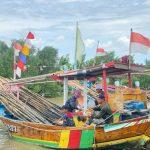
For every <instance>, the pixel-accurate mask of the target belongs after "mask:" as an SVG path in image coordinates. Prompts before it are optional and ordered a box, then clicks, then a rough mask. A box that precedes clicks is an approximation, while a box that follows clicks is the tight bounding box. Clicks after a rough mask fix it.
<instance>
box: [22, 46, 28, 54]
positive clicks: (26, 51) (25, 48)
mask: <svg viewBox="0 0 150 150" xmlns="http://www.w3.org/2000/svg"><path fill="white" fill-rule="evenodd" d="M21 52H22V53H23V54H24V55H26V56H28V55H29V46H28V45H26V44H24V46H23V48H22V51H21Z"/></svg>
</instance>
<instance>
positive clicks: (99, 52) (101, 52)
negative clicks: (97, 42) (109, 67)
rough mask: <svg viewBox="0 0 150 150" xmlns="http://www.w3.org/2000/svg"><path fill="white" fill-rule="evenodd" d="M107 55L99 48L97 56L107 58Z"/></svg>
mask: <svg viewBox="0 0 150 150" xmlns="http://www.w3.org/2000/svg"><path fill="white" fill-rule="evenodd" d="M106 54H107V53H106V52H105V50H104V49H103V48H97V50H96V56H105V55H106Z"/></svg>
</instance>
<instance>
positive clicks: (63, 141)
mask: <svg viewBox="0 0 150 150" xmlns="http://www.w3.org/2000/svg"><path fill="white" fill-rule="evenodd" d="M69 136H70V130H62V131H61V136H60V142H59V148H68V143H69Z"/></svg>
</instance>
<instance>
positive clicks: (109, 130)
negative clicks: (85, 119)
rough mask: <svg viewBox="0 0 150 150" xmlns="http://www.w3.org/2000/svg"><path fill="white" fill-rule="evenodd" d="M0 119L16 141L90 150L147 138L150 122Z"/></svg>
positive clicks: (149, 134) (146, 120)
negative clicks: (69, 123) (92, 123)
mask: <svg viewBox="0 0 150 150" xmlns="http://www.w3.org/2000/svg"><path fill="white" fill-rule="evenodd" d="M0 120H2V122H3V123H4V125H5V126H6V127H7V128H8V130H9V131H10V133H11V135H12V138H14V139H15V140H17V141H22V142H28V143H34V144H37V145H42V146H46V147H50V148H58V149H61V148H62V149H90V148H93V147H104V146H108V145H110V143H112V144H117V143H121V142H125V141H132V139H133V140H140V139H146V141H147V140H149V136H150V120H149V119H144V120H140V121H135V122H129V123H121V124H114V125H109V126H108V125H107V126H103V127H96V128H93V127H87V128H86V127H83V128H79V127H60V126H52V125H46V124H37V123H31V122H21V121H14V120H10V119H7V118H4V117H0Z"/></svg>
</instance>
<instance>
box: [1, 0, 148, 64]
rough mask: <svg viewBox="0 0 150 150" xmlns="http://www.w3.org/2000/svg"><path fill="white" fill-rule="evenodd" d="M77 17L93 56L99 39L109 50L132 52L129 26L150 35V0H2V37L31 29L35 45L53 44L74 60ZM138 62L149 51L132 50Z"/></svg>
mask: <svg viewBox="0 0 150 150" xmlns="http://www.w3.org/2000/svg"><path fill="white" fill-rule="evenodd" d="M77 21H78V24H79V28H80V31H81V33H82V38H83V40H84V43H85V48H86V59H90V58H93V57H94V56H95V53H96V47H97V42H98V41H99V42H100V47H102V48H104V49H105V50H106V51H107V52H109V51H115V54H116V56H118V57H121V56H123V55H126V54H128V53H129V38H130V30H131V28H132V29H133V31H135V32H138V33H141V34H143V35H144V36H146V37H148V38H150V0H1V1H0V40H2V41H5V42H7V43H8V44H10V43H11V40H12V39H23V38H24V37H25V36H26V34H27V33H28V32H29V31H31V32H33V33H34V34H35V36H36V40H35V41H34V46H35V47H36V48H40V49H41V48H43V47H44V46H53V47H55V48H57V49H58V54H59V56H62V55H67V54H69V56H70V59H71V61H73V57H74V51H75V34H76V33H75V30H76V22H77ZM132 55H134V56H135V62H136V63H140V64H141V63H144V61H145V59H148V60H150V54H149V55H144V54H139V53H132Z"/></svg>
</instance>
